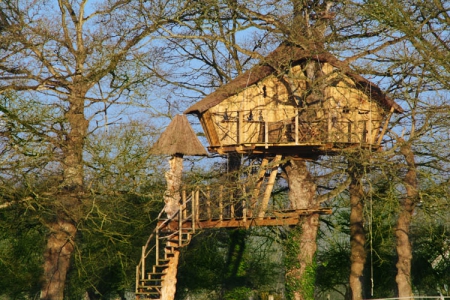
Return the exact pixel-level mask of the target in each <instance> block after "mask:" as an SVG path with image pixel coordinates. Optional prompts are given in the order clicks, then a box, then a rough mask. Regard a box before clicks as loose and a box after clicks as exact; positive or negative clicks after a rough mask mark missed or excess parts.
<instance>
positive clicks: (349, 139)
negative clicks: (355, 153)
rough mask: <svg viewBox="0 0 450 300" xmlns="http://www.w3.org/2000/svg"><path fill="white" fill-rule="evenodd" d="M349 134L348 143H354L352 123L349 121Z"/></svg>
mask: <svg viewBox="0 0 450 300" xmlns="http://www.w3.org/2000/svg"><path fill="white" fill-rule="evenodd" d="M347 134H348V142H349V143H351V142H352V121H348V123H347Z"/></svg>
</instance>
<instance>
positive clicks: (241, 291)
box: [223, 286, 252, 300]
mask: <svg viewBox="0 0 450 300" xmlns="http://www.w3.org/2000/svg"><path fill="white" fill-rule="evenodd" d="M251 295H252V290H251V289H250V288H248V287H245V286H241V287H236V288H234V289H232V290H230V291H227V292H225V295H224V297H223V299H224V300H244V299H248V298H249V297H250V296H251Z"/></svg>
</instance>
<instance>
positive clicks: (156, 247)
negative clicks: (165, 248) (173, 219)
mask: <svg viewBox="0 0 450 300" xmlns="http://www.w3.org/2000/svg"><path fill="white" fill-rule="evenodd" d="M155 235H156V241H155V251H156V263H155V264H156V265H157V264H158V262H159V228H158V227H156V234H155Z"/></svg>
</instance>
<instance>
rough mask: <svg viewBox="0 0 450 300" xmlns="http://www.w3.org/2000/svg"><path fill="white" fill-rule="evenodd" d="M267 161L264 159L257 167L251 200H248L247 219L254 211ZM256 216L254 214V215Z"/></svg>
mask: <svg viewBox="0 0 450 300" xmlns="http://www.w3.org/2000/svg"><path fill="white" fill-rule="evenodd" d="M268 162H269V159H268V158H267V157H264V158H263V159H262V161H261V166H260V167H259V172H258V178H257V181H256V184H255V187H254V188H253V194H252V198H251V199H250V212H249V217H252V216H253V213H254V211H255V209H256V203H257V202H258V197H259V192H260V190H261V185H262V183H263V182H264V175H265V174H266V165H267V164H268ZM255 215H256V213H255Z"/></svg>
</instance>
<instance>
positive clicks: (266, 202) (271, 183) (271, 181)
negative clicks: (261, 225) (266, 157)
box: [258, 155, 282, 218]
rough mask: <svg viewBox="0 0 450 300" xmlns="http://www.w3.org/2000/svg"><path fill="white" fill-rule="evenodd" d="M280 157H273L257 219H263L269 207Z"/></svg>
mask: <svg viewBox="0 0 450 300" xmlns="http://www.w3.org/2000/svg"><path fill="white" fill-rule="evenodd" d="M281 157H282V156H281V155H277V156H275V158H274V159H273V160H272V162H271V163H272V164H273V165H272V172H270V177H269V181H268V182H267V186H266V190H265V191H264V197H263V199H262V201H261V205H260V207H259V212H258V217H259V218H263V217H264V214H265V213H266V210H267V206H268V205H269V200H270V195H272V190H273V186H274V184H275V179H276V178H277V173H278V165H279V163H280V161H281Z"/></svg>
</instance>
